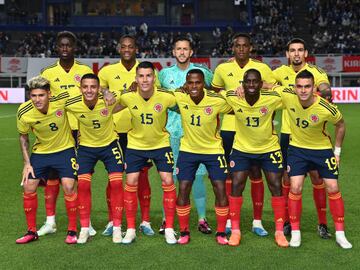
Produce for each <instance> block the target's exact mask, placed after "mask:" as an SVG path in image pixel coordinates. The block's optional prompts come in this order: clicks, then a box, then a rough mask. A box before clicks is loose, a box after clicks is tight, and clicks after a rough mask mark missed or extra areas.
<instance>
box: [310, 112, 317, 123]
mask: <svg viewBox="0 0 360 270" xmlns="http://www.w3.org/2000/svg"><path fill="white" fill-rule="evenodd" d="M310 120H311V122H313V123H317V122H319V116H317V115H316V114H312V115H310Z"/></svg>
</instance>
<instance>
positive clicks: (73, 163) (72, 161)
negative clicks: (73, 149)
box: [70, 158, 79, 175]
mask: <svg viewBox="0 0 360 270" xmlns="http://www.w3.org/2000/svg"><path fill="white" fill-rule="evenodd" d="M70 161H71V168H73V169H74V170H75V172H74V175H77V170H78V169H79V165H78V164H77V162H76V158H71V159H70Z"/></svg>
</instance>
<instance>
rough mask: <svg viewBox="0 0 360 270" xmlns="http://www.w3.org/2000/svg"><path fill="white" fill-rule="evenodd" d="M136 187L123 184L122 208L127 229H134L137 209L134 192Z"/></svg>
mask: <svg viewBox="0 0 360 270" xmlns="http://www.w3.org/2000/svg"><path fill="white" fill-rule="evenodd" d="M137 189H138V186H137V185H129V184H125V188H124V206H125V215H126V222H127V228H128V229H135V228H136V211H137V207H138V203H137V198H136V192H137Z"/></svg>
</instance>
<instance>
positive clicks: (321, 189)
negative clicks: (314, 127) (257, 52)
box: [273, 38, 331, 239]
mask: <svg viewBox="0 0 360 270" xmlns="http://www.w3.org/2000/svg"><path fill="white" fill-rule="evenodd" d="M307 56H308V51H307V49H306V46H305V41H304V40H302V39H300V38H294V39H292V40H290V41H289V42H288V44H287V49H286V57H287V58H288V59H289V61H290V65H282V66H280V67H278V68H277V69H275V70H274V71H273V74H274V76H275V79H276V81H277V82H278V83H280V84H281V85H283V86H285V87H294V86H295V77H296V75H297V74H298V73H300V72H301V71H303V70H307V71H309V72H310V73H311V74H313V76H314V84H315V87H316V88H317V91H318V92H320V93H321V96H323V97H325V98H329V97H330V99H331V89H330V83H329V80H328V77H327V75H326V73H325V71H323V70H322V69H320V68H319V67H317V66H314V65H311V64H308V63H306V57H307ZM289 137H290V122H289V113H288V112H287V111H286V110H285V109H284V110H283V113H282V124H281V139H280V145H281V149H282V153H283V157H284V166H285V168H286V161H287V150H288V146H289ZM314 139H316V138H314ZM309 174H310V178H311V181H312V184H313V198H314V202H315V206H316V209H317V214H318V221H319V225H318V233H319V235H320V237H321V238H324V239H328V238H330V236H331V235H330V233H329V231H328V228H327V218H326V190H325V183H324V181H323V179H322V178H320V177H319V174H318V172H317V171H316V170H311V171H310V173H309ZM289 191H290V179H289V177H288V175H287V173H286V171H284V177H283V195H284V196H285V197H288V195H289ZM290 232H291V226H290V222H289V214H288V211H286V215H285V225H284V233H285V235H290Z"/></svg>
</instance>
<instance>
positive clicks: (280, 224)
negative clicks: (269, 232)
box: [271, 196, 286, 231]
mask: <svg viewBox="0 0 360 270" xmlns="http://www.w3.org/2000/svg"><path fill="white" fill-rule="evenodd" d="M285 201H286V200H285V197H284V196H279V197H275V196H273V197H271V206H272V208H273V211H274V221H275V231H283V230H284V216H285Z"/></svg>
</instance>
